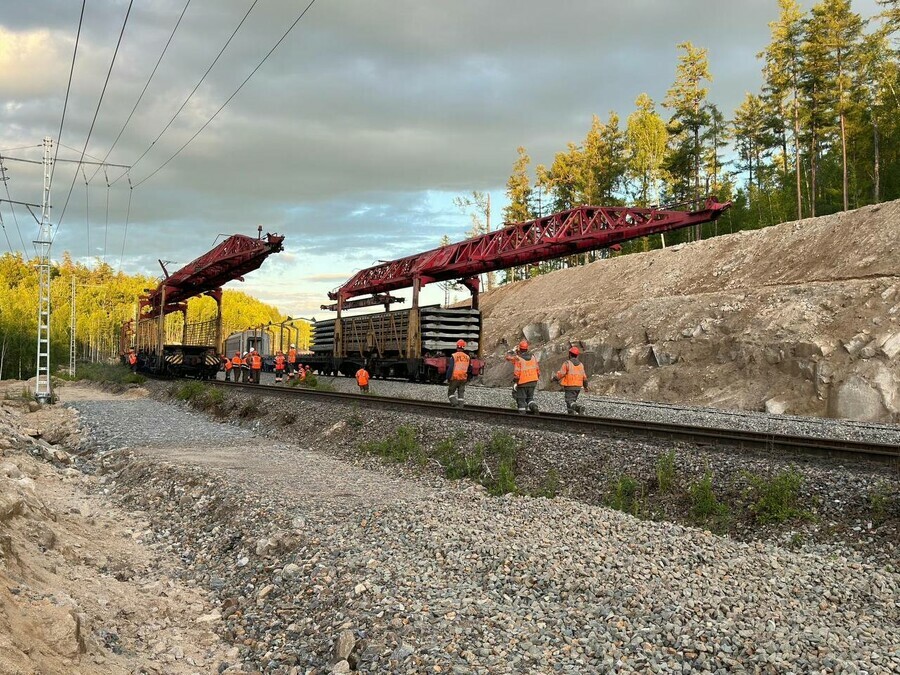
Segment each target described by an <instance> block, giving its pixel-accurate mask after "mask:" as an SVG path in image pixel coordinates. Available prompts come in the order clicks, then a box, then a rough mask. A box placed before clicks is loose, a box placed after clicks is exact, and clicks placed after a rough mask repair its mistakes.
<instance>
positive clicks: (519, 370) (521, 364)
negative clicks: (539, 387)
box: [513, 356, 541, 384]
mask: <svg viewBox="0 0 900 675" xmlns="http://www.w3.org/2000/svg"><path fill="white" fill-rule="evenodd" d="M513 375H514V376H515V378H516V383H517V384H531V383H532V382H537V381H538V378H539V377H540V376H541V369H540V368H538V363H537V359H536V358H534V357H531V360H530V361H526V360H525V359H523V358H522V357H521V356H517V357H516V366H515V369H514V370H513Z"/></svg>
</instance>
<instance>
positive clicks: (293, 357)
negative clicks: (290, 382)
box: [288, 349, 297, 363]
mask: <svg viewBox="0 0 900 675" xmlns="http://www.w3.org/2000/svg"><path fill="white" fill-rule="evenodd" d="M288 363H297V350H296V349H289V350H288Z"/></svg>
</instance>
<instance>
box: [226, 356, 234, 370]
mask: <svg viewBox="0 0 900 675" xmlns="http://www.w3.org/2000/svg"><path fill="white" fill-rule="evenodd" d="M233 365H234V364H233V363H231V359H225V372H226V373H227V372H228V371H229V370H231V367H232V366H233Z"/></svg>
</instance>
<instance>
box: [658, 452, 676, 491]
mask: <svg viewBox="0 0 900 675" xmlns="http://www.w3.org/2000/svg"><path fill="white" fill-rule="evenodd" d="M656 483H657V485H658V486H659V491H660V492H663V493H666V492H670V491H671V490H672V488H673V487H674V486H675V451H674V450H669V451H668V452H666V453H663V454H662V455H660V456H659V457H658V458H657V460H656Z"/></svg>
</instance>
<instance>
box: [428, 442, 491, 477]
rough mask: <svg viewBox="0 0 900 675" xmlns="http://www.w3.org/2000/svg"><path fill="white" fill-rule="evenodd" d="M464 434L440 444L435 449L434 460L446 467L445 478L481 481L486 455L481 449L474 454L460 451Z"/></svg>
mask: <svg viewBox="0 0 900 675" xmlns="http://www.w3.org/2000/svg"><path fill="white" fill-rule="evenodd" d="M462 442H463V436H462V434H459V433H456V434H454V435H453V436H449V437H447V438H445V439H444V440H442V441H441V442H440V443H438V444H437V445H436V446H435V448H434V458H435V459H436V460H437V461H438V462H439V463H440V465H441V466H442V467H444V476H445V477H446V478H447V479H449V480H460V479H462V478H472V479H474V480H479V481H480V479H481V474H482V471H483V470H484V467H483V464H484V454H483V453H482V451H481V450H480V449H479V450H477V451H476V452H475V453H473V454H466V453H464V452H461V451H460V450H459V446H460V445H462Z"/></svg>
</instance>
